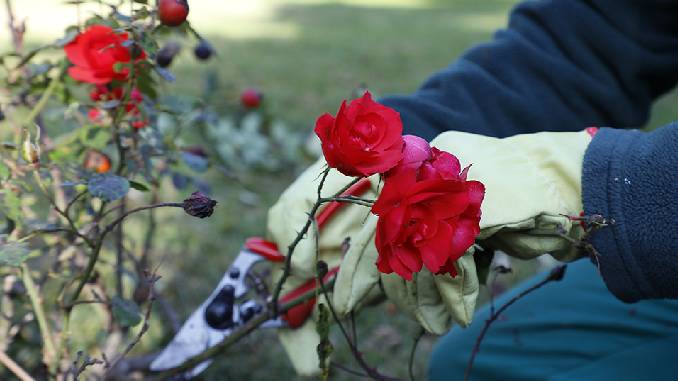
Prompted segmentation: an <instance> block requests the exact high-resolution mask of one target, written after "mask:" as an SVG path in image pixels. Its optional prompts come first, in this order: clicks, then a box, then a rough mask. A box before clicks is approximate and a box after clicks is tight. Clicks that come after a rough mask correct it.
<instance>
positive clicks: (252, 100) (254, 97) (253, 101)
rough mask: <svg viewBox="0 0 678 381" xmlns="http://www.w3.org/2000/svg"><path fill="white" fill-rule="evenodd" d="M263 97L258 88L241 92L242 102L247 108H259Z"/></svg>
mask: <svg viewBox="0 0 678 381" xmlns="http://www.w3.org/2000/svg"><path fill="white" fill-rule="evenodd" d="M262 98H263V95H262V94H261V92H260V91H259V90H257V89H254V88H249V89H245V90H244V91H243V92H242V93H241V94H240V103H242V105H243V106H244V107H245V108H250V109H252V108H257V107H259V105H260V104H261V100H262Z"/></svg>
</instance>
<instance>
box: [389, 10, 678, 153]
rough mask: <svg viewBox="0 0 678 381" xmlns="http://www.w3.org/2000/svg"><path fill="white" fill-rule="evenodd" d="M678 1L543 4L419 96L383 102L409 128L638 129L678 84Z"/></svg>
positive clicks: (506, 131) (424, 133) (429, 131)
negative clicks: (657, 102) (652, 107)
mask: <svg viewBox="0 0 678 381" xmlns="http://www.w3.org/2000/svg"><path fill="white" fill-rule="evenodd" d="M676 20H678V1H675V0H588V1H586V0H542V1H528V2H524V3H522V4H520V5H518V6H517V7H516V8H515V10H514V11H513V12H512V14H511V17H510V20H509V25H508V28H507V29H505V30H501V31H499V32H497V34H496V36H495V38H494V40H493V41H492V42H489V43H487V44H483V45H479V46H476V47H474V48H472V49H470V50H469V51H468V52H466V53H465V54H464V55H463V56H461V57H460V58H459V59H458V60H457V61H456V62H455V63H453V64H452V65H451V66H450V67H448V68H447V69H445V70H443V71H441V72H439V73H437V74H435V75H434V76H432V77H431V78H430V79H429V80H428V81H426V82H425V83H424V84H423V86H422V87H421V88H420V89H419V90H417V91H416V92H415V93H413V94H411V95H406V96H391V97H386V98H383V99H381V100H380V101H381V102H382V103H384V104H385V105H387V106H390V107H393V108H395V109H396V110H398V111H399V112H400V113H401V116H402V119H403V122H404V126H405V133H410V134H414V135H418V136H421V137H423V138H425V139H427V140H430V139H432V138H433V137H435V136H436V135H438V134H439V133H441V132H444V131H447V130H457V131H465V132H473V133H479V134H483V135H488V136H495V137H506V136H511V135H515V134H521V133H530V132H538V131H578V130H581V129H583V128H585V127H588V126H603V125H605V126H615V127H619V128H627V127H638V126H641V125H642V124H643V123H645V122H646V121H647V118H648V113H649V109H650V105H651V103H652V101H653V100H655V99H656V98H657V97H659V96H660V95H661V94H663V93H665V92H666V91H668V90H669V89H671V88H672V87H673V86H674V85H675V84H676V82H677V81H678V22H677V21H676Z"/></svg>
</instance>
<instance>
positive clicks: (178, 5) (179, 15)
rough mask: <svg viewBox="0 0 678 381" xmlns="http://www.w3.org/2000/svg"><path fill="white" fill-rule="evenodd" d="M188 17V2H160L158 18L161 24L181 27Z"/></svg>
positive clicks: (174, 0) (165, 0)
mask: <svg viewBox="0 0 678 381" xmlns="http://www.w3.org/2000/svg"><path fill="white" fill-rule="evenodd" d="M187 16H188V2H187V1H186V0H160V1H159V2H158V17H159V18H160V22H161V23H163V24H164V25H167V26H179V25H181V24H182V23H183V22H184V21H186V17H187Z"/></svg>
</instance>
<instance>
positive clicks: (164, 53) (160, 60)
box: [155, 42, 181, 68]
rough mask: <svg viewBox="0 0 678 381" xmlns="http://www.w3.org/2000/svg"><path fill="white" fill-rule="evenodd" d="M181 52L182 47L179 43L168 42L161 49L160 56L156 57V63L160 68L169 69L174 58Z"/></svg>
mask: <svg viewBox="0 0 678 381" xmlns="http://www.w3.org/2000/svg"><path fill="white" fill-rule="evenodd" d="M179 51H181V45H179V43H177V42H168V43H167V44H165V46H163V47H162V48H160V50H159V51H158V55H156V56H155V62H156V63H157V64H158V66H160V67H163V68H164V67H168V66H169V65H171V64H172V60H174V57H175V56H176V55H177V54H179Z"/></svg>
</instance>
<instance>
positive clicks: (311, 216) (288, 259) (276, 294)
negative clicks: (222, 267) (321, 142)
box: [271, 167, 362, 316]
mask: <svg viewBox="0 0 678 381" xmlns="http://www.w3.org/2000/svg"><path fill="white" fill-rule="evenodd" d="M330 169H331V168H329V167H328V168H326V169H325V170H324V171H323V173H322V174H321V176H322V177H321V179H320V184H319V185H318V192H317V199H316V202H315V204H313V207H312V208H311V210H310V212H309V213H308V218H307V219H306V224H305V225H304V227H303V228H302V229H301V231H299V233H298V234H297V236H296V238H295V239H294V241H292V243H291V244H290V245H289V246H288V247H287V255H286V256H285V264H284V267H283V273H282V275H281V277H280V280H278V283H277V284H276V286H275V289H274V291H273V297H272V299H271V309H272V310H273V316H277V315H278V314H277V312H278V311H277V308H278V299H279V298H280V292H281V291H282V286H283V285H284V284H285V281H287V278H288V277H289V276H290V272H291V270H292V254H293V253H294V249H295V248H296V247H297V245H298V244H299V242H300V241H301V240H302V239H303V238H304V236H305V235H306V233H308V229H309V228H310V227H311V224H312V223H313V221H314V220H315V215H316V213H318V210H319V209H320V206H322V204H324V203H326V202H330V201H332V199H334V198H337V197H340V196H341V195H342V194H344V193H345V192H346V191H347V190H348V189H349V188H351V187H352V186H353V185H355V184H356V183H358V182H359V181H360V180H362V177H357V178H355V179H353V181H351V182H350V183H348V184H346V185H345V186H344V187H343V188H341V189H340V190H339V191H338V192H337V193H335V195H334V196H332V197H329V198H323V197H322V196H321V191H322V187H323V185H325V180H326V179H327V175H329V173H330ZM346 202H352V203H355V202H354V201H348V200H346Z"/></svg>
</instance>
